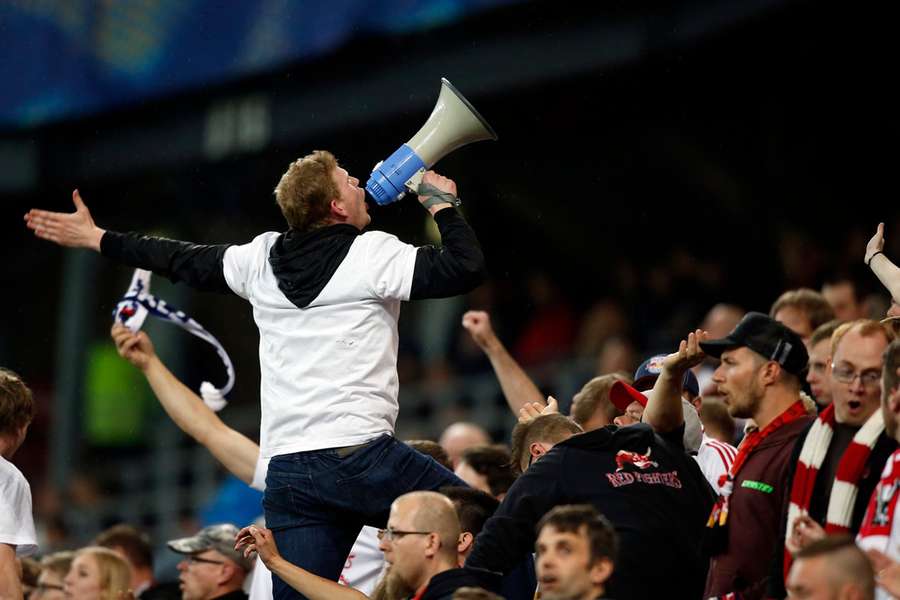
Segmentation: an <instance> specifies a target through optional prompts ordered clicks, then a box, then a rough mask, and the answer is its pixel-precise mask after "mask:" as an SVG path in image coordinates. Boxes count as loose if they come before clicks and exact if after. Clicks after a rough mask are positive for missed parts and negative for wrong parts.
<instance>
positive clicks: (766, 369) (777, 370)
mask: <svg viewBox="0 0 900 600" xmlns="http://www.w3.org/2000/svg"><path fill="white" fill-rule="evenodd" d="M759 377H760V381H761V382H762V384H763V385H772V384H773V383H775V382H777V381H778V380H779V379H780V378H781V365H779V364H778V363H777V362H775V361H773V360H770V361H768V362H767V363H766V364H764V365H763V366H762V368H760V370H759Z"/></svg>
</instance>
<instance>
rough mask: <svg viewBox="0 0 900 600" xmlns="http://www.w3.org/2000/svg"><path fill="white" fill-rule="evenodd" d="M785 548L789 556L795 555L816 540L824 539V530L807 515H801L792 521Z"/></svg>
mask: <svg viewBox="0 0 900 600" xmlns="http://www.w3.org/2000/svg"><path fill="white" fill-rule="evenodd" d="M788 536H789V537H788V540H787V547H788V550H790V552H791V554H796V553H797V552H799V551H800V550H802V549H804V548H806V547H807V546H809V545H810V544H812V543H813V542H815V541H816V540H820V539H822V538H823V537H825V529H823V528H822V526H821V525H819V524H818V523H816V522H815V521H814V520H812V519H811V518H810V517H809V515H801V516H799V517H797V519H796V520H795V521H794V526H793V527H792V528H791V531H789V532H788Z"/></svg>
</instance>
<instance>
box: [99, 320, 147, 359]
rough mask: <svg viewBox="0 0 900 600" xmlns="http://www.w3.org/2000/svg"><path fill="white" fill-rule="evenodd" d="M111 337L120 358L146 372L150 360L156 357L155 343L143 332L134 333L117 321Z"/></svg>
mask: <svg viewBox="0 0 900 600" xmlns="http://www.w3.org/2000/svg"><path fill="white" fill-rule="evenodd" d="M110 335H111V336H112V339H113V341H114V342H115V343H116V350H117V351H118V352H119V356H121V357H122V358H124V359H125V360H127V361H128V362H130V363H131V364H133V365H134V366H135V367H137V368H138V369H140V370H141V371H144V370H146V369H147V365H148V364H150V360H151V359H152V358H153V357H154V356H156V351H155V350H154V348H153V342H151V341H150V337H149V336H148V335H147V334H146V333H144V332H143V331H139V332H137V333H132V332H131V330H130V329H128V328H127V327H125V326H124V325H122V324H121V323H119V322H118V321H117V322H116V323H115V324H113V326H112V330H111V331H110Z"/></svg>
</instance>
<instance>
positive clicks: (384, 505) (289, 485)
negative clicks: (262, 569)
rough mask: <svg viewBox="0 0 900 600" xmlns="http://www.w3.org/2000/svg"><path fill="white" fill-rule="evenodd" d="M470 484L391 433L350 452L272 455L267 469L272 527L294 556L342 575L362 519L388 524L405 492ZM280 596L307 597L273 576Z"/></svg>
mask: <svg viewBox="0 0 900 600" xmlns="http://www.w3.org/2000/svg"><path fill="white" fill-rule="evenodd" d="M446 485H461V486H465V485H466V484H465V482H463V481H462V480H461V479H460V478H458V477H457V476H456V475H454V474H453V473H452V472H450V471H448V470H447V469H445V468H444V467H442V466H441V465H439V464H438V463H437V461H435V460H434V459H433V458H431V457H430V456H426V455H424V454H421V453H419V452H417V451H415V450H413V449H412V448H410V447H409V446H407V445H406V444H404V443H402V442H398V441H397V440H396V439H394V438H393V437H392V436H390V435H387V434H385V435H382V436H381V437H379V438H377V439H375V440H374V441H372V442H370V443H369V444H367V445H366V446H364V447H362V448H360V449H358V450H356V451H355V452H353V453H352V454H350V455H349V456H347V457H344V458H341V456H340V455H339V454H338V452H337V450H335V449H326V450H312V451H309V452H297V453H295V454H285V455H282V456H276V457H273V458H272V460H271V462H269V471H268V474H267V475H266V493H265V496H264V498H263V508H265V511H266V527H268V528H269V529H271V530H272V532H273V534H274V536H275V543H276V544H277V545H278V550H279V552H280V553H281V555H282V556H284V558H285V559H287V560H288V561H289V562H291V563H293V564H295V565H297V566H300V567H302V568H304V569H306V570H307V571H310V572H312V573H315V574H316V575H319V576H320V577H324V578H326V579H330V580H332V581H337V579H338V577H339V576H340V574H341V571H342V570H343V567H344V561H345V560H346V558H347V554H349V552H350V548H351V547H352V546H353V542H354V541H355V540H356V536H357V535H359V531H360V529H362V526H363V525H370V526H372V527H380V528H383V527H385V524H386V523H387V518H388V513H389V512H390V508H391V503H392V502H393V501H394V500H396V499H397V497H398V496H402V495H403V494H405V493H407V492H412V491H416V490H437V489H438V488H440V487H443V486H446ZM272 584H273V596H274V598H275V600H282V599H285V598H301V599H302V598H304V596H302V595H301V594H300V593H299V592H297V591H296V590H294V589H293V588H291V587H290V586H288V585H287V584H286V583H284V582H283V581H282V580H281V578H279V577H277V576H276V575H274V574H273V575H272Z"/></svg>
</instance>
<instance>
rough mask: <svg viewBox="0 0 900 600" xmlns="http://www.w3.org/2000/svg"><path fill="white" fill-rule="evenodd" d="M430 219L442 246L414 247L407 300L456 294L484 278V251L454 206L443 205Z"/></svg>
mask: <svg viewBox="0 0 900 600" xmlns="http://www.w3.org/2000/svg"><path fill="white" fill-rule="evenodd" d="M434 221H435V223H437V226H438V230H439V231H440V232H441V243H442V244H443V247H442V248H435V247H434V246H422V247H421V248H419V249H418V252H417V253H416V267H415V271H414V272H413V280H412V290H411V291H410V295H409V297H410V300H422V299H424V298H448V297H450V296H458V295H459V294H465V293H467V292H470V291H472V290H473V289H475V288H476V287H478V286H479V285H481V282H482V281H484V277H485V266H484V254H483V253H482V252H481V245H480V244H479V243H478V238H476V237H475V232H474V231H472V228H471V227H469V224H468V223H466V220H465V219H463V217H462V215H461V214H459V212H457V211H456V209H454V208H445V209H443V210H440V211H438V212H437V213H435V215H434Z"/></svg>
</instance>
